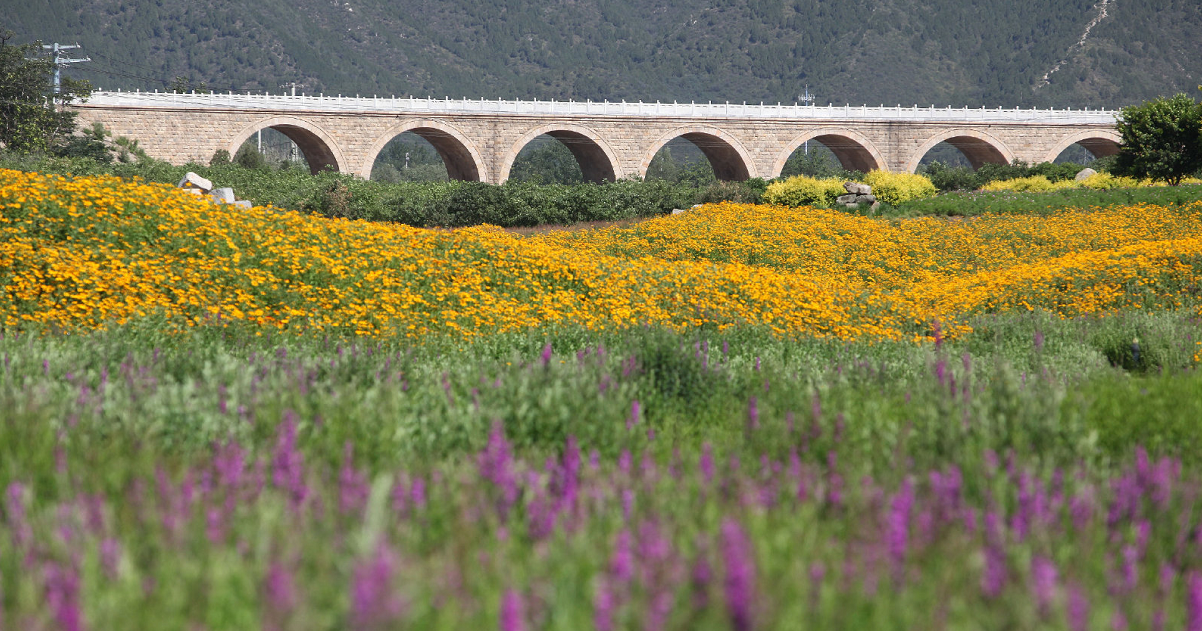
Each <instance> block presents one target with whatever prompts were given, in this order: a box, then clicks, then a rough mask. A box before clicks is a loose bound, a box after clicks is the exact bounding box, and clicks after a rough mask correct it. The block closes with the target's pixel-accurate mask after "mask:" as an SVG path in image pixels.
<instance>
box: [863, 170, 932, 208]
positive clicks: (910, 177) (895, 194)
mask: <svg viewBox="0 0 1202 631" xmlns="http://www.w3.org/2000/svg"><path fill="white" fill-rule="evenodd" d="M864 183H865V184H867V185H869V186H871V187H872V194H873V195H875V196H876V198H877V199H879V200H881V201H882V202H885V203H886V204H890V205H892V206H896V205H898V204H901V203H903V202H908V201H912V200H915V199H926V198H928V197H934V196H935V193H937V192H938V190H937V189H936V188H935V185H934V184H932V183H931V180H930V179H929V178H927V177H926V176H925V175H918V174H916V173H890V172H888V171H869V172H868V174H867V175H865V176H864Z"/></svg>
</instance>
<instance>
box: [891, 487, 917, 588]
mask: <svg viewBox="0 0 1202 631" xmlns="http://www.w3.org/2000/svg"><path fill="white" fill-rule="evenodd" d="M913 508H914V486H913V485H912V484H911V483H910V480H909V479H908V478H907V479H906V480H905V481H904V482H902V487H901V489H899V490H898V492H897V495H894V496H893V502H892V504H891V506H890V507H889V522H888V525H887V528H888V532H887V534H886V540H887V544H888V546H889V559H890V561H892V563H893V579H894V581H896V582H897V583H898V584H899V585H900V584H901V583H902V582H903V581H904V580H905V571H906V550H907V547H908V544H909V538H910V512H911V510H912V509H913Z"/></svg>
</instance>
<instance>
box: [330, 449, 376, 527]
mask: <svg viewBox="0 0 1202 631" xmlns="http://www.w3.org/2000/svg"><path fill="white" fill-rule="evenodd" d="M338 487H339V488H338V511H339V512H340V513H342V514H343V515H345V514H347V513H358V512H360V511H362V510H363V507H364V506H366V505H367V495H368V493H369V492H370V489H369V488H368V484H367V475H366V474H364V473H362V472H361V471H359V470H358V469H356V468H355V453H354V446H353V445H352V444H351V441H349V440H348V441H346V447H345V448H344V450H343V463H342V470H341V471H340V472H339V473H338Z"/></svg>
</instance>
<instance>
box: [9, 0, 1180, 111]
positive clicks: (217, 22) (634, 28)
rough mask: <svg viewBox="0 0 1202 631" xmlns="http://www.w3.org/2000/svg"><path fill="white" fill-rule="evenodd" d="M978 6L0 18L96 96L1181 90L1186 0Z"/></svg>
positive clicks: (784, 96)
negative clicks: (182, 87)
mask: <svg viewBox="0 0 1202 631" xmlns="http://www.w3.org/2000/svg"><path fill="white" fill-rule="evenodd" d="M988 6H989V10H988V11H982V10H981V8H980V6H978V4H974V3H965V2H962V1H960V0H925V1H924V2H922V3H920V4H917V5H915V4H913V3H906V2H901V1H899V0H886V1H881V0H845V1H842V2H837V3H832V2H825V1H821V0H756V1H754V2H719V3H717V4H714V3H711V2H700V1H698V0H691V1H689V2H674V3H669V4H667V5H665V4H663V3H657V2H652V1H650V0H617V1H606V2H599V1H593V0H589V1H585V2H574V3H568V4H552V5H547V4H545V3H539V2H529V1H525V0H504V1H498V2H477V1H472V0H440V1H438V2H431V3H424V4H414V3H405V2H402V3H397V2H388V1H386V0H360V1H358V2H352V3H345V2H328V1H325V0H261V1H260V2H256V3H254V4H253V5H246V4H239V3H234V4H230V3H220V2H214V1H213V0H203V1H200V2H197V1H196V0H160V1H158V2H154V3H151V4H150V5H143V4H142V3H129V2H125V3H121V2H108V1H106V0H42V1H40V2H14V3H9V6H6V11H5V14H4V17H5V23H6V25H8V27H9V28H12V29H15V30H16V31H17V33H18V35H19V36H20V37H22V38H24V41H31V40H33V39H42V40H45V41H52V40H57V41H70V42H74V41H77V40H78V41H80V42H81V43H82V44H83V45H84V47H85V52H86V54H88V55H90V56H91V57H92V59H93V62H92V63H89V64H81V65H80V66H81V67H76V68H73V69H72V70H71V72H72V73H73V74H75V76H79V77H83V78H88V79H90V80H92V81H93V83H95V84H97V85H101V86H104V87H106V88H108V87H125V88H129V89H133V88H135V87H137V88H141V89H144V90H145V89H153V88H158V89H160V90H162V89H168V88H170V87H172V86H173V85H174V84H177V83H178V81H177V79H180V78H182V79H183V81H184V82H186V83H190V84H192V85H196V84H200V83H205V84H207V85H208V86H209V87H210V88H212V89H215V90H218V91H225V90H235V91H240V90H252V91H261V90H270V91H272V92H286V91H289V90H290V89H291V88H292V85H293V83H295V84H297V87H298V91H303V92H306V93H310V94H314V93H318V92H324V93H326V94H336V93H341V94H356V93H359V94H363V95H370V94H380V95H386V94H413V95H417V96H426V95H432V96H435V97H442V96H445V95H449V96H451V97H452V98H456V97H460V96H467V97H469V98H478V97H481V96H483V97H487V98H497V97H505V98H514V97H522V98H533V97H537V98H542V99H550V98H557V99H569V98H575V99H577V100H583V99H594V100H601V99H609V100H611V101H616V100H619V99H627V100H634V99H644V100H655V99H660V100H663V101H664V102H671V101H673V100H679V101H682V102H688V101H689V100H693V99H696V100H698V101H706V100H714V101H718V102H721V101H723V100H730V101H742V100H747V101H750V102H758V101H761V100H762V101H766V102H769V103H776V102H778V101H780V102H784V103H792V102H794V101H795V100H796V99H797V98H798V96H799V95H800V94H802V93H803V92H804V90H805V86H806V85H807V84H808V86H809V90H810V91H811V93H813V94H815V95H816V96H817V102H818V103H822V104H825V103H827V102H834V103H844V102H851V103H853V104H860V103H867V104H870V105H873V104H878V103H882V102H883V103H885V104H887V105H892V104H896V103H900V104H902V105H911V104H915V103H918V104H928V103H938V104H940V105H942V104H945V103H947V104H954V105H956V106H960V105H971V106H974V107H975V106H978V105H985V106H988V107H995V106H1005V107H1014V106H1015V105H1023V106H1030V105H1034V104H1039V105H1045V106H1046V105H1053V106H1056V107H1064V106H1074V107H1080V106H1087V105H1088V106H1091V107H1097V106H1100V105H1105V106H1108V107H1117V106H1120V105H1124V104H1128V103H1132V102H1135V101H1137V100H1141V99H1146V98H1151V97H1155V96H1159V95H1162V94H1166V93H1174V92H1179V91H1182V90H1187V89H1188V90H1192V89H1193V88H1194V86H1195V85H1197V82H1198V79H1197V73H1196V71H1194V70H1193V68H1194V67H1195V65H1196V64H1195V60H1197V59H1198V58H1200V57H1202V48H1199V47H1200V46H1202V43H1200V41H1199V38H1198V37H1197V33H1198V32H1199V30H1200V29H1202V8H1200V6H1199V5H1198V4H1197V3H1195V2H1191V1H1189V0H1160V1H1158V2H1152V3H1148V2H1123V1H1116V2H1105V3H1097V2H1095V0H1068V1H1065V0H1004V1H997V2H992V3H990V4H989V5H988ZM1095 21H1096V23H1094V24H1093V26H1092V27H1090V28H1087V27H1089V25H1090V24H1091V22H1095ZM1082 40H1083V41H1082ZM1045 77H1046V78H1045Z"/></svg>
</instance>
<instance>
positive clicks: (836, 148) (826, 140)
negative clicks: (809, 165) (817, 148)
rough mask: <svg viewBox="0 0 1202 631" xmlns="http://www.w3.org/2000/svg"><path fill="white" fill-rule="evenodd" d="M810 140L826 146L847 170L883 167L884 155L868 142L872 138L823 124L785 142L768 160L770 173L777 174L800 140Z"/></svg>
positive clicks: (773, 175)
mask: <svg viewBox="0 0 1202 631" xmlns="http://www.w3.org/2000/svg"><path fill="white" fill-rule="evenodd" d="M810 140H813V141H815V142H820V143H822V144H823V145H824V146H825V147H826V148H827V149H830V150H831V152H832V153H834V154H835V157H836V158H838V159H839V164H841V165H843V168H844V169H847V170H849V171H862V172H864V173H867V172H869V171H872V170H875V169H884V168H885V158H884V156H882V155H881V152H880V151H879V150H878V149H877V148H876V146H875V145H873V144H872V141H871V140H868V138H866V137H864V135H863V134H859V133H857V132H854V131H851V130H850V129H840V128H837V127H823V128H821V129H815V130H811V131H807V132H805V133H803V134H802V135H800V136H798V137H796V138H794V139H793V140H791V141H789V144H787V145H785V148H784V150H783V151H781V152H780V154H779V155H778V156H777V158H776V162H774V163H773V164H772V173H771V177H780V174H781V172H782V171H784V169H785V163H786V162H788V161H789V158H790V157H792V155H793V152H795V151H797V148H798V147H800V146H801V145H802V144H803V143H805V142H807V141H810Z"/></svg>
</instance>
